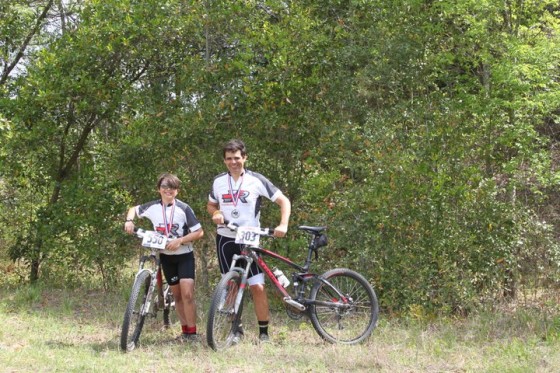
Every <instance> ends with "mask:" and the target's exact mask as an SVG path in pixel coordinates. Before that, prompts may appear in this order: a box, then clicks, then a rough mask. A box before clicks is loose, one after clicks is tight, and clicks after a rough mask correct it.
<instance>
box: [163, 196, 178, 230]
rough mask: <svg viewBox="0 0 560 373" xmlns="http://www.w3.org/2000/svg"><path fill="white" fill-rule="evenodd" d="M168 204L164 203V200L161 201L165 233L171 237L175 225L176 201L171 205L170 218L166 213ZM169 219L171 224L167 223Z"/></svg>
mask: <svg viewBox="0 0 560 373" xmlns="http://www.w3.org/2000/svg"><path fill="white" fill-rule="evenodd" d="M165 209H166V206H164V205H163V201H161V211H162V213H163V224H165V235H166V236H167V237H169V233H170V232H171V227H172V226H173V218H174V217H175V202H173V206H171V215H170V218H169V219H167V214H166V213H165ZM168 221H169V224H168V223H167V222H168Z"/></svg>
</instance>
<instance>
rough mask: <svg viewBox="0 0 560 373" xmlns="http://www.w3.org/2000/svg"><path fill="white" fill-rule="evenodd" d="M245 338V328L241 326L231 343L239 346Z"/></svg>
mask: <svg viewBox="0 0 560 373" xmlns="http://www.w3.org/2000/svg"><path fill="white" fill-rule="evenodd" d="M244 336H245V334H244V333H243V328H242V327H241V326H240V327H238V328H237V330H236V331H235V333H234V335H233V339H232V340H231V343H232V344H234V345H235V344H238V343H239V342H241V340H242V339H243V337H244Z"/></svg>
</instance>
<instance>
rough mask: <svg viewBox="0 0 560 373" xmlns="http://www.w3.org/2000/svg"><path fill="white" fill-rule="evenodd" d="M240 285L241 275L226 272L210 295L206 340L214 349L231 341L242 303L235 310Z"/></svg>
mask: <svg viewBox="0 0 560 373" xmlns="http://www.w3.org/2000/svg"><path fill="white" fill-rule="evenodd" d="M240 286H241V276H240V275H239V273H237V272H228V273H226V274H225V275H224V276H223V277H222V279H221V280H220V282H219V283H218V286H217V287H216V290H215V292H214V295H213V296H212V303H211V304H210V310H209V311H208V324H207V327H206V340H207V342H208V346H210V347H211V348H212V349H214V350H215V351H218V350H222V349H225V348H227V347H229V346H230V345H231V344H232V343H233V339H234V338H235V332H236V331H237V328H238V325H239V323H240V320H241V312H242V309H243V304H241V306H240V307H239V312H238V313H236V312H235V299H236V298H237V294H238V292H239V291H243V290H241V289H240Z"/></svg>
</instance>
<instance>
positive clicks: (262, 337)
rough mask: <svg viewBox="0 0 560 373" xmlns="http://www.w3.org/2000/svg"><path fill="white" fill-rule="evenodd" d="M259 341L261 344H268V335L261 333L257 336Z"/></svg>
mask: <svg viewBox="0 0 560 373" xmlns="http://www.w3.org/2000/svg"><path fill="white" fill-rule="evenodd" d="M259 341H260V342H261V343H268V342H270V337H269V336H268V334H266V333H261V334H260V335H259Z"/></svg>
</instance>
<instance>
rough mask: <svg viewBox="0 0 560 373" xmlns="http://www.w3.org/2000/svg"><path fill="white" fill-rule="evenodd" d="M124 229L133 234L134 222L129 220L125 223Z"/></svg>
mask: <svg viewBox="0 0 560 373" xmlns="http://www.w3.org/2000/svg"><path fill="white" fill-rule="evenodd" d="M124 231H125V232H126V233H128V234H133V233H134V223H133V222H131V221H127V222H126V223H124Z"/></svg>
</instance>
